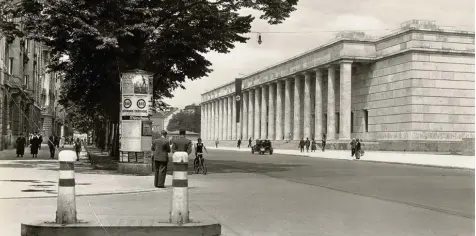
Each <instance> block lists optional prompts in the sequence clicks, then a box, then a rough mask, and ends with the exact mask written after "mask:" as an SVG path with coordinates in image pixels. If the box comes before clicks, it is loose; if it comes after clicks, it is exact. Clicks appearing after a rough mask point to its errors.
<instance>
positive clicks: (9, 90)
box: [0, 35, 58, 150]
mask: <svg viewBox="0 0 476 236" xmlns="http://www.w3.org/2000/svg"><path fill="white" fill-rule="evenodd" d="M48 60H49V59H48V50H47V49H46V48H45V47H44V46H43V45H41V44H40V43H38V42H35V41H33V40H28V39H22V38H16V39H14V40H13V41H12V42H7V41H6V39H5V37H3V36H2V35H0V133H1V136H0V150H3V149H8V148H13V147H14V146H15V145H14V144H15V140H16V138H17V137H18V136H19V135H20V133H24V134H26V135H28V134H32V133H34V132H40V133H41V132H42V131H44V129H43V127H42V120H44V109H45V88H44V84H45V79H46V75H47V73H46V65H47V63H48ZM57 89H58V87H57V86H53V89H52V90H51V91H57ZM43 137H45V135H43Z"/></svg>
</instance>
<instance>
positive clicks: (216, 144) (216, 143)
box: [215, 139, 220, 148]
mask: <svg viewBox="0 0 476 236" xmlns="http://www.w3.org/2000/svg"><path fill="white" fill-rule="evenodd" d="M219 143H220V141H218V139H217V140H215V147H216V148H218V144H219Z"/></svg>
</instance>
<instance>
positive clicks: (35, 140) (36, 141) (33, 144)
mask: <svg viewBox="0 0 476 236" xmlns="http://www.w3.org/2000/svg"><path fill="white" fill-rule="evenodd" d="M42 141H43V140H40V137H39V136H38V132H36V133H35V135H33V136H31V138H30V152H31V155H33V158H38V149H39V148H40V145H41V142H42Z"/></svg>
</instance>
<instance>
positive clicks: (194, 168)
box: [193, 158, 200, 174]
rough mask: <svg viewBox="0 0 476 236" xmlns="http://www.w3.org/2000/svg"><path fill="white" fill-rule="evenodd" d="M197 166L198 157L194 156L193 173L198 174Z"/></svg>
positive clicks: (198, 165)
mask: <svg viewBox="0 0 476 236" xmlns="http://www.w3.org/2000/svg"><path fill="white" fill-rule="evenodd" d="M199 167H200V163H199V161H198V158H195V160H193V170H194V171H195V174H198V170H199Z"/></svg>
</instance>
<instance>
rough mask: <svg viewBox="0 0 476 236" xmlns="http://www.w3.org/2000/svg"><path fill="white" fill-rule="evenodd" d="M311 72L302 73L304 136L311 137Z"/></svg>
mask: <svg viewBox="0 0 476 236" xmlns="http://www.w3.org/2000/svg"><path fill="white" fill-rule="evenodd" d="M311 86H312V83H311V73H309V72H307V73H305V74H304V99H303V100H304V138H309V139H311V138H312V137H311Z"/></svg>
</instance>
